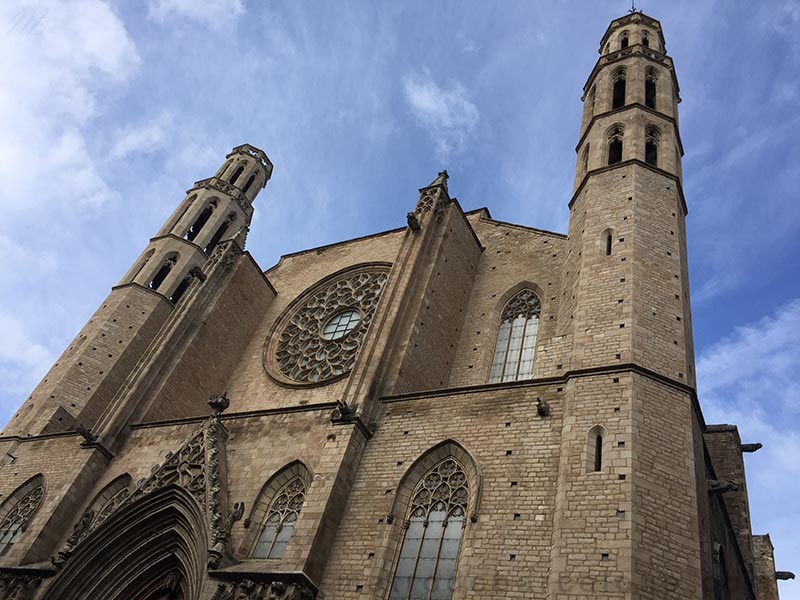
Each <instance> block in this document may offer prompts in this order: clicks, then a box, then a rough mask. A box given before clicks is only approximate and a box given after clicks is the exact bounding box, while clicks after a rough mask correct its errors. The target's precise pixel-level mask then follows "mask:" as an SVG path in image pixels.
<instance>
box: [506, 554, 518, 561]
mask: <svg viewBox="0 0 800 600" xmlns="http://www.w3.org/2000/svg"><path fill="white" fill-rule="evenodd" d="M508 560H517V555H516V554H509V555H508Z"/></svg>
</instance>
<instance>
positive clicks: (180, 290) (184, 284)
mask: <svg viewBox="0 0 800 600" xmlns="http://www.w3.org/2000/svg"><path fill="white" fill-rule="evenodd" d="M191 283H192V278H191V277H184V279H183V281H181V282H180V283H179V284H178V287H176V288H175V291H174V292H172V296H170V297H169V301H170V302H172V304H177V303H178V302H180V300H181V298H182V297H183V295H184V294H185V293H186V290H188V289H189V286H190V285H191Z"/></svg>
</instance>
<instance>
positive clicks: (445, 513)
mask: <svg viewBox="0 0 800 600" xmlns="http://www.w3.org/2000/svg"><path fill="white" fill-rule="evenodd" d="M412 498H413V500H412V501H411V508H410V511H409V517H408V520H407V521H406V523H405V525H404V526H405V528H406V532H405V536H404V538H403V545H402V547H401V549H400V558H399V559H398V561H397V569H396V571H395V575H394V580H393V582H392V591H391V595H390V596H389V599H390V600H449V598H450V594H451V591H452V588H453V579H454V578H455V573H456V560H457V558H458V549H459V546H460V545H461V534H462V532H463V530H464V525H465V521H464V515H465V514H466V512H467V500H468V498H469V485H468V483H467V476H466V475H465V473H464V469H463V468H462V467H461V465H460V464H459V463H458V462H457V461H456V460H455V459H454V458H452V457H448V458H446V459H445V460H443V461H442V462H440V463H439V464H438V465H436V466H435V467H434V468H433V469H431V470H430V471H428V473H427V474H426V475H425V476H424V477H423V478H422V480H421V481H420V483H419V484H418V485H417V488H416V489H415V490H414V494H413V496H412Z"/></svg>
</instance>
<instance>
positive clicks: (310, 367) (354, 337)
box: [265, 267, 389, 384]
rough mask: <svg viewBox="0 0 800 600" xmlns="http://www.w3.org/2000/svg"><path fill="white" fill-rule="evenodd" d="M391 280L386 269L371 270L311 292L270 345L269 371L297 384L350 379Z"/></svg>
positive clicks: (284, 319)
mask: <svg viewBox="0 0 800 600" xmlns="http://www.w3.org/2000/svg"><path fill="white" fill-rule="evenodd" d="M388 278H389V274H388V269H387V268H386V267H372V268H368V269H364V270H360V271H357V272H355V273H354V272H353V271H350V272H348V273H344V274H342V275H340V276H339V277H337V278H335V279H334V280H333V281H331V282H327V283H326V284H325V285H324V286H320V287H317V288H312V289H311V290H310V291H308V292H306V293H305V294H304V295H303V296H301V297H300V299H299V301H298V302H296V303H295V305H294V307H293V308H292V309H291V310H290V311H289V312H287V314H286V315H285V316H284V317H282V318H281V319H280V320H279V321H278V323H277V325H276V327H275V329H274V330H273V333H272V334H271V335H270V337H269V340H268V341H267V352H266V353H265V359H266V360H265V366H266V368H267V371H268V372H270V374H271V375H273V376H274V377H275V378H276V379H278V380H279V381H285V382H286V383H296V384H314V383H322V382H327V381H331V380H334V379H337V378H339V377H342V376H344V375H346V374H347V373H349V372H350V371H351V370H352V368H353V365H354V364H355V360H356V356H357V354H358V350H359V348H360V347H361V344H362V342H363V341H364V336H365V334H366V332H367V329H368V328H369V324H370V323H371V322H372V318H373V316H374V315H375V309H376V308H377V306H378V300H379V299H380V296H381V292H382V291H383V288H384V286H385V284H386V280H387V279H388ZM272 356H274V358H275V362H274V363H273V362H272V361H271V360H269V357H272ZM276 366H277V369H275V367H276ZM276 371H277V372H276Z"/></svg>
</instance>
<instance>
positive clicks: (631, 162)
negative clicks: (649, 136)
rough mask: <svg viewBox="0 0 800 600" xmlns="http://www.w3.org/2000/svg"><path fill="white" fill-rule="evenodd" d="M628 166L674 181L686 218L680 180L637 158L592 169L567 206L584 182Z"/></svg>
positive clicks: (686, 210) (686, 209)
mask: <svg viewBox="0 0 800 600" xmlns="http://www.w3.org/2000/svg"><path fill="white" fill-rule="evenodd" d="M630 165H638V166H640V167H644V168H645V169H649V170H650V171H653V172H654V173H658V174H659V175H663V176H664V177H668V178H669V179H671V180H672V181H674V182H675V185H676V186H677V189H678V195H679V197H680V200H681V208H682V209H683V215H684V216H686V215H687V214H689V209H688V208H687V207H686V198H685V197H684V195H683V185H682V184H681V180H680V178H678V177H677V176H676V175H673V174H672V173H669V172H667V171H665V170H663V169H659V168H658V167H654V166H653V165H648V164H647V163H646V162H644V161H643V160H639V159H638V158H631V159H628V160H624V161H622V162H618V163H615V164H613V165H606V166H605V167H600V168H599V169H592V170H591V171H589V172H588V173H586V175H584V176H583V179H582V180H581V183H580V185H578V187H577V188H575V191H574V192H573V194H572V198H570V200H569V204H568V206H569V207H570V208H572V205H573V203H574V202H575V200H577V199H578V196H579V195H580V193H581V192H582V191H583V186H584V185H586V182H587V181H588V180H589V177H591V176H592V175H596V174H598V173H605V172H606V171H612V170H614V169H619V168H621V167H627V166H630Z"/></svg>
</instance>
